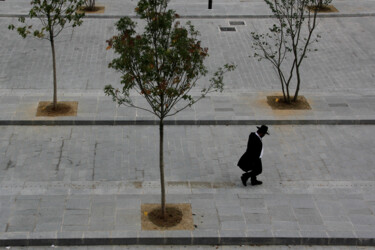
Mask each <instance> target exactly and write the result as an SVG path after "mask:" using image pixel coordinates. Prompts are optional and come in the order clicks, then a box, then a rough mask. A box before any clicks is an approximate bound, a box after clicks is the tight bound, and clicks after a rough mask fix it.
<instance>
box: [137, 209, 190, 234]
mask: <svg viewBox="0 0 375 250" xmlns="http://www.w3.org/2000/svg"><path fill="white" fill-rule="evenodd" d="M141 220H142V230H147V231H150V230H162V231H163V230H194V223H193V215H192V212H191V205H190V204H186V203H179V204H166V216H165V219H163V218H162V216H161V204H142V205H141Z"/></svg>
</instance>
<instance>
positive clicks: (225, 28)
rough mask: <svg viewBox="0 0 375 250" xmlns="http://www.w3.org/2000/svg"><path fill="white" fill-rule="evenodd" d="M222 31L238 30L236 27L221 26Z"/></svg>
mask: <svg viewBox="0 0 375 250" xmlns="http://www.w3.org/2000/svg"><path fill="white" fill-rule="evenodd" d="M219 28H220V31H221V32H227V31H236V28H235V27H219Z"/></svg>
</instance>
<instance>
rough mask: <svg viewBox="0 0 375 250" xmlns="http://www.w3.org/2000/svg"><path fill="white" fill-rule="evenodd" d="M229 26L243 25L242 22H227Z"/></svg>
mask: <svg viewBox="0 0 375 250" xmlns="http://www.w3.org/2000/svg"><path fill="white" fill-rule="evenodd" d="M229 25H245V22H244V21H229Z"/></svg>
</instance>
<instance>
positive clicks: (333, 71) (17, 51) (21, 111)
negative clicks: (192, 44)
mask: <svg viewBox="0 0 375 250" xmlns="http://www.w3.org/2000/svg"><path fill="white" fill-rule="evenodd" d="M374 19H375V17H356V18H337V19H336V18H335V19H321V20H320V24H319V26H318V27H319V29H318V32H319V33H321V34H322V36H323V38H322V40H321V42H320V43H318V44H316V47H317V48H318V49H319V50H318V52H314V53H312V54H311V56H310V57H309V58H307V59H306V61H305V63H306V64H305V68H304V71H303V73H302V78H303V83H302V87H301V92H300V94H301V95H304V96H305V97H306V98H307V99H308V101H309V102H310V104H311V106H312V110H309V111H296V112H293V113H292V112H288V111H287V112H285V111H277V112H275V111H272V110H271V109H270V108H269V107H268V106H267V104H266V101H265V100H266V96H267V95H274V94H280V86H279V82H278V79H277V78H276V74H275V73H274V71H273V69H272V67H271V66H270V65H269V64H268V63H267V62H265V61H264V62H258V61H257V60H256V59H254V58H249V55H250V54H252V53H253V52H252V50H251V45H250V40H249V37H250V32H251V31H252V30H254V29H255V28H254V27H257V29H259V30H260V29H266V28H267V27H268V26H270V25H271V21H270V20H269V19H244V20H245V22H246V24H247V25H246V26H243V27H238V31H237V32H235V33H231V34H226V33H222V32H219V29H218V27H219V26H224V25H228V21H229V19H209V20H207V19H200V20H193V24H194V25H196V27H197V29H199V30H201V31H202V42H203V44H204V46H207V47H209V48H210V54H211V55H210V57H209V58H208V60H207V65H208V68H209V70H210V71H211V73H212V72H213V71H214V70H215V69H216V68H217V67H219V66H222V65H224V64H225V63H227V62H234V63H235V64H237V65H238V68H237V70H236V71H235V72H231V73H229V74H228V75H227V76H226V77H225V83H226V87H225V90H224V92H223V93H222V94H212V95H210V96H209V97H208V98H207V99H206V100H203V101H201V102H200V103H198V104H197V105H195V106H193V107H192V109H190V110H187V111H185V112H181V113H180V114H178V115H177V116H175V117H172V118H171V120H173V121H177V122H175V123H176V124H199V121H202V120H203V121H204V120H205V121H206V122H207V123H208V124H211V125H214V124H220V122H222V123H226V124H236V123H241V122H242V124H254V121H262V120H264V121H267V122H268V123H271V124H272V121H279V120H280V121H284V120H286V121H289V123H293V122H294V123H295V124H296V123H297V124H298V121H300V120H302V122H303V121H306V120H307V121H309V123H311V124H318V123H319V122H320V123H323V121H324V120H328V122H331V123H332V122H333V123H335V124H339V123H338V121H344V123H345V122H346V123H349V124H357V123H359V122H360V121H367V123H371V122H368V121H369V120H370V121H372V124H373V121H374V115H375V112H374V107H375V88H374V73H373V69H374V67H375V57H374V55H373V51H375V50H374V45H373V43H372V42H371V41H373V40H375V35H374V34H375V26H373V25H371V24H372V23H373V22H374ZM115 20H116V19H105V20H102V19H88V20H85V22H84V24H83V26H82V27H79V28H77V29H76V30H75V31H74V32H72V31H71V30H67V32H66V33H64V34H63V35H62V36H61V37H59V41H58V42H57V45H56V47H57V58H58V62H57V63H58V98H59V100H70V101H72V100H73V101H78V102H79V104H78V115H77V117H64V118H55V119H54V121H60V120H63V121H64V122H66V123H65V124H70V125H73V124H78V122H79V121H81V122H82V121H90V122H89V123H86V124H92V121H94V123H96V122H97V121H99V122H102V121H103V120H104V121H105V122H104V123H102V124H107V125H112V124H114V123H115V122H117V123H118V124H119V123H120V124H121V121H122V122H123V123H125V122H126V121H131V122H136V121H141V122H143V123H146V124H149V125H150V124H154V123H155V117H154V116H152V115H150V114H149V113H146V112H143V111H139V110H134V109H126V108H124V107H120V108H117V107H116V105H115V104H114V103H113V102H112V100H111V98H109V97H105V96H104V93H103V88H104V86H105V85H106V84H113V85H115V86H119V84H118V83H119V81H120V75H119V74H118V73H116V72H114V71H113V70H112V69H108V67H107V65H108V63H109V62H110V60H111V58H113V54H112V52H111V51H106V50H105V46H106V44H105V40H106V39H108V38H109V37H110V36H111V35H113V34H114V28H113V24H114V22H115ZM14 22H16V18H0V30H2V31H3V33H2V36H1V38H0V41H1V44H4V46H2V47H1V48H0V55H1V56H0V89H1V92H0V96H1V99H0V103H1V104H2V105H1V107H0V110H1V115H0V122H1V124H2V125H7V124H23V123H22V122H20V121H31V120H33V121H35V120H39V122H41V121H40V120H43V121H45V120H46V118H36V117H35V110H36V105H37V102H38V101H41V100H50V99H51V98H52V96H51V95H52V90H51V85H52V79H51V78H52V74H51V68H50V64H51V63H50V49H49V45H48V43H47V42H46V41H39V40H35V39H32V38H27V39H25V40H23V39H21V38H20V37H19V36H18V35H17V34H16V33H15V32H11V31H9V30H7V26H8V24H9V23H14ZM206 84H207V79H206V78H204V79H201V82H200V86H204V85H206ZM193 94H194V93H193ZM195 94H198V92H197V93H195ZM141 101H142V99H137V98H136V102H138V103H140V102H141ZM49 120H51V119H49ZM68 121H69V122H68ZM181 121H183V122H181ZM238 121H239V122H238ZM335 121H336V122H335ZM17 122H18V123H17ZM41 123H42V122H41ZM41 123H39V124H41ZM275 123H276V124H277V122H275ZM323 124H324V123H323Z"/></svg>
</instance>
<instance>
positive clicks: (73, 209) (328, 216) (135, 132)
mask: <svg viewBox="0 0 375 250" xmlns="http://www.w3.org/2000/svg"><path fill="white" fill-rule="evenodd" d="M251 130H253V129H252V127H249V126H235V127H234V126H228V127H227V126H209V127H208V126H171V127H167V129H166V133H165V136H166V137H165V145H166V148H165V150H166V151H165V167H166V170H165V173H166V180H167V202H168V203H181V202H187V203H190V204H191V205H192V211H193V213H194V214H195V215H194V224H195V225H196V226H197V227H196V229H195V230H194V231H176V232H145V231H142V230H141V226H140V204H142V203H157V202H159V200H160V194H159V192H160V191H159V188H160V186H159V182H158V168H157V165H156V166H155V164H156V162H157V145H158V131H157V129H156V128H155V127H154V126H126V127H113V126H99V127H98V126H87V127H74V126H73V127H28V126H15V127H9V126H2V127H0V155H1V156H2V157H1V162H0V166H1V167H2V168H1V170H0V176H1V180H0V208H1V209H0V229H1V231H2V232H1V233H0V239H1V240H0V244H1V245H52V244H55V245H81V244H83V245H91V244H93V245H98V244H198V245H202V244H224V245H225V244H266V245H267V244H271V245H272V244H274V245H275V244H276V245H277V244H280V245H285V244H292V245H301V244H302V245H310V244H315V245H374V244H375V241H374V239H375V237H374V236H375V235H374V230H373V228H374V225H375V216H374V214H375V210H374V209H375V207H374V202H375V196H374V193H375V192H374V191H375V185H374V179H375V177H374V176H375V172H374V168H373V162H375V159H374V154H373V152H374V149H375V144H374V133H373V131H374V126H361V127H360V129H359V127H358V126H308V125H305V126H270V133H271V136H268V137H265V138H264V145H265V154H264V159H263V166H264V173H263V174H262V175H261V176H260V177H261V178H260V179H261V180H263V181H264V184H263V185H261V186H257V187H251V186H249V187H243V186H242V184H241V182H240V179H239V176H240V175H241V170H240V169H239V168H238V167H236V166H235V164H236V162H237V160H238V158H239V157H240V156H241V154H242V153H243V151H244V150H245V147H246V139H247V134H248V132H250V131H251ZM354 131H356V133H353V132H354ZM177 134H178V135H179V136H176V135H177Z"/></svg>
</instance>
